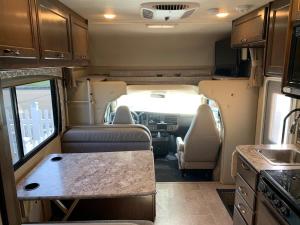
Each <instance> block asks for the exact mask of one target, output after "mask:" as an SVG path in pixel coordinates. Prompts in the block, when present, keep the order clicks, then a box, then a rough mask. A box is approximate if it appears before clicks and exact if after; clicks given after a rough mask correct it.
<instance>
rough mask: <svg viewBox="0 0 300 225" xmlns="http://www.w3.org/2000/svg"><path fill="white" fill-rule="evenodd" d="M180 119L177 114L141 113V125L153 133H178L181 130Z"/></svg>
mask: <svg viewBox="0 0 300 225" xmlns="http://www.w3.org/2000/svg"><path fill="white" fill-rule="evenodd" d="M178 117H179V116H178V115H175V114H162V113H149V112H140V113H139V123H140V124H142V125H145V126H146V127H148V129H149V130H150V131H152V132H155V131H166V132H176V131H177V130H178V128H179V118H178Z"/></svg>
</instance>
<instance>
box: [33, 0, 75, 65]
mask: <svg viewBox="0 0 300 225" xmlns="http://www.w3.org/2000/svg"><path fill="white" fill-rule="evenodd" d="M69 18H70V16H69V14H68V13H67V12H65V11H64V10H62V9H60V8H58V7H57V6H56V5H55V4H53V3H52V1H48V0H38V26H39V33H40V44H41V57H42V58H43V59H65V60H66V59H71V58H72V50H71V45H70V44H71V39H70V38H71V37H70V19H69Z"/></svg>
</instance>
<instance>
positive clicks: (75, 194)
mask: <svg viewBox="0 0 300 225" xmlns="http://www.w3.org/2000/svg"><path fill="white" fill-rule="evenodd" d="M17 195H18V199H19V200H20V202H21V203H22V201H34V200H50V201H53V202H54V203H55V204H56V205H57V206H58V208H59V209H60V210H61V211H62V212H63V213H64V217H63V219H62V220H63V221H66V220H68V218H69V217H70V215H71V213H72V212H73V210H74V209H75V207H76V206H77V204H78V202H79V201H80V200H82V199H102V198H127V197H138V196H152V204H153V217H155V195H156V187H155V172H154V159H153V153H152V151H149V150H145V151H124V152H101V153H67V154H50V155H48V156H47V157H45V158H44V159H43V160H42V161H41V162H40V163H39V164H38V165H37V166H36V167H35V168H34V169H33V170H32V171H31V172H30V173H29V174H28V175H27V176H25V177H24V178H23V179H22V180H21V181H20V182H19V183H18V184H17ZM63 200H72V204H71V205H70V206H68V207H67V206H65V205H64V204H63ZM21 205H22V204H21Z"/></svg>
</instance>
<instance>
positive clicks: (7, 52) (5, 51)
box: [3, 48, 13, 54]
mask: <svg viewBox="0 0 300 225" xmlns="http://www.w3.org/2000/svg"><path fill="white" fill-rule="evenodd" d="M12 52H13V51H12V50H11V49H9V48H7V49H4V50H3V53H5V54H10V53H12Z"/></svg>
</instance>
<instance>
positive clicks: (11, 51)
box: [0, 0, 38, 58]
mask: <svg viewBox="0 0 300 225" xmlns="http://www.w3.org/2000/svg"><path fill="white" fill-rule="evenodd" d="M32 4H33V2H32V1H31V0H1V1H0V34H1V35H0V57H21V58H23V57H25V58H26V57H32V58H36V57H37V56H38V44H37V33H36V23H35V16H36V14H35V10H34V6H33V5H32Z"/></svg>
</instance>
